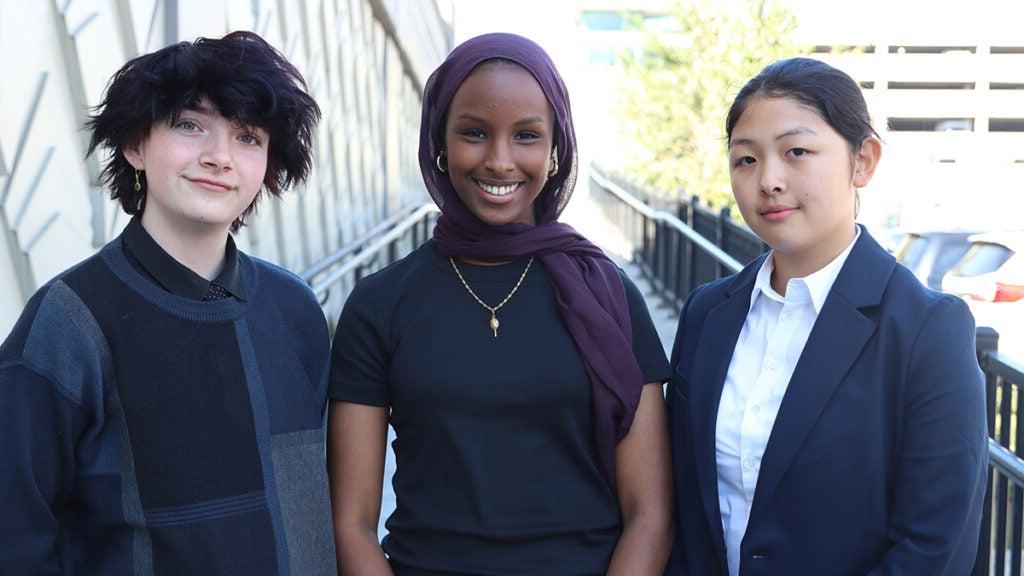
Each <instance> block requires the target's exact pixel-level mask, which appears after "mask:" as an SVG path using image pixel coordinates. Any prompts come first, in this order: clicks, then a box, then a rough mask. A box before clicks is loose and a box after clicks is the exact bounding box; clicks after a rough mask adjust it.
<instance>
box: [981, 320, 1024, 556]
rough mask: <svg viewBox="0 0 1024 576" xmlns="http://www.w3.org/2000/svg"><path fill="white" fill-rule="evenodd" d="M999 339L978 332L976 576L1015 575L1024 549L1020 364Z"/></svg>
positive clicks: (1023, 378) (1023, 372)
mask: <svg viewBox="0 0 1024 576" xmlns="http://www.w3.org/2000/svg"><path fill="white" fill-rule="evenodd" d="M998 344H999V335H998V334H997V333H996V331H995V330H993V329H991V328H988V327H984V326H983V327H980V328H978V336H977V349H978V363H979V365H980V366H981V369H982V371H983V372H984V373H985V390H986V407H987V411H988V434H989V441H988V448H989V450H988V458H989V478H988V488H987V492H986V495H985V502H986V504H987V505H986V506H985V510H984V516H983V519H982V531H981V542H980V543H979V546H978V561H977V563H976V564H975V568H974V573H973V574H974V575H975V576H985V575H989V574H991V575H998V576H1007V575H1013V576H1018V575H1020V574H1022V573H1024V572H1022V570H1021V568H1022V562H1021V556H1022V550H1024V423H1022V422H1021V421H1020V414H1021V402H1024V397H1022V391H1024V390H1022V387H1024V365H1022V364H1021V363H1020V362H1017V361H1015V360H1013V359H1011V358H1009V357H1007V356H1006V355H1004V354H1002V353H1000V352H999V350H998Z"/></svg>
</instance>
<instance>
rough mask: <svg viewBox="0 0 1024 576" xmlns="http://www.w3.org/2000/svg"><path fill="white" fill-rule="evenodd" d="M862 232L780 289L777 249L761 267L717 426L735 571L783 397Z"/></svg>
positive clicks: (722, 499)
mask: <svg viewBox="0 0 1024 576" xmlns="http://www.w3.org/2000/svg"><path fill="white" fill-rule="evenodd" d="M859 236H860V228H859V227H858V228H857V233H856V235H855V236H854V239H853V242H851V243H850V245H849V246H847V247H846V250H844V251H843V252H842V253H841V254H840V255H839V256H837V257H836V258H835V259H834V260H832V261H831V262H829V263H828V264H826V265H825V266H824V267H823V268H822V269H820V270H818V271H817V272H815V273H813V274H811V275H809V276H807V277H805V278H794V279H792V280H790V281H789V283H788V284H786V295H785V296H782V295H780V294H779V293H778V292H776V291H775V290H774V289H772V286H771V278H772V270H773V269H774V268H775V265H774V262H775V258H774V256H775V255H774V253H771V254H769V255H768V257H767V258H765V260H764V264H762V265H761V269H760V270H758V273H757V280H756V281H755V282H754V290H753V292H752V293H751V294H750V311H749V312H748V313H747V318H746V320H745V321H744V322H743V328H742V329H741V330H740V336H739V339H738V340H737V341H736V348H735V349H733V353H732V360H731V361H730V362H729V371H728V372H727V374H726V377H725V385H724V387H723V388H722V399H721V403H720V404H719V406H718V420H717V423H716V426H715V457H716V461H717V465H718V503H719V507H720V508H721V510H722V528H723V530H724V531H725V549H726V553H727V556H728V562H729V574H730V576H737V575H738V574H739V570H740V543H741V542H743V534H744V533H745V532H746V530H747V521H748V520H749V519H750V507H751V504H752V503H753V501H754V489H755V487H756V486H757V477H758V473H759V471H760V469H761V458H762V457H763V456H764V450H765V447H766V446H767V445H768V438H769V436H770V435H771V432H772V426H774V425H775V418H776V416H778V414H779V406H780V405H781V404H782V397H783V396H785V394H786V388H788V387H789V380H790V378H791V377H792V376H793V370H794V369H795V368H796V363H797V361H798V360H799V359H800V354H801V353H802V352H803V349H804V344H806V343H807V337H808V336H809V335H810V333H811V328H813V327H814V321H815V320H817V318H818V313H819V312H821V307H822V306H823V305H824V304H825V298H826V297H827V296H828V293H829V291H830V290H831V289H832V284H833V283H834V282H835V280H836V277H837V276H839V271H840V270H841V269H842V267H843V263H844V262H846V258H847V257H848V256H849V255H850V250H852V249H853V245H854V243H856V242H857V238H858V237H859Z"/></svg>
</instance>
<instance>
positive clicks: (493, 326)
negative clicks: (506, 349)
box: [490, 314, 501, 338]
mask: <svg viewBox="0 0 1024 576" xmlns="http://www.w3.org/2000/svg"><path fill="white" fill-rule="evenodd" d="M490 324H491V330H494V337H495V338H497V337H498V327H499V326H501V322H498V318H497V317H496V316H495V315H493V314H491V322H490Z"/></svg>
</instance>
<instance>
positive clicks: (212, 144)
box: [199, 130, 233, 170]
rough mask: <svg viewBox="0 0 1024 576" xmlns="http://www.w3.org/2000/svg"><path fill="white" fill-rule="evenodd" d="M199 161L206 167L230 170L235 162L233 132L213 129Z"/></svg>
mask: <svg viewBox="0 0 1024 576" xmlns="http://www.w3.org/2000/svg"><path fill="white" fill-rule="evenodd" d="M199 163H200V164H202V165H203V166H204V167H206V168H213V169H215V170H230V169H231V167H232V164H233V161H232V158H231V134H229V133H228V132H227V131H225V130H211V131H210V134H209V136H208V137H207V138H206V145H205V146H204V147H203V150H202V153H201V154H200V156H199Z"/></svg>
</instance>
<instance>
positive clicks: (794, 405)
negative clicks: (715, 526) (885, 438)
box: [750, 228, 896, 523]
mask: <svg viewBox="0 0 1024 576" xmlns="http://www.w3.org/2000/svg"><path fill="white" fill-rule="evenodd" d="M895 264H896V261H895V259H894V258H893V257H892V256H891V255H889V254H888V253H887V252H885V250H883V249H882V248H881V246H879V245H878V243H877V242H875V241H874V239H872V238H871V236H870V235H868V233H867V230H864V229H863V228H862V229H861V237H860V239H858V241H857V244H856V245H855V246H854V247H853V250H852V251H851V252H850V255H849V257H848V258H847V261H846V263H845V264H844V265H843V269H842V271H841V272H840V273H839V276H838V277H837V278H836V281H835V283H834V284H833V285H832V290H831V291H830V292H829V295H828V298H826V300H825V304H824V306H823V307H822V309H821V313H820V314H819V315H818V318H817V320H816V321H815V323H814V328H813V329H812V330H811V334H810V336H809V337H808V339H807V344H806V345H805V346H804V350H803V353H802V354H801V355H800V360H799V361H798V362H797V365H796V369H795V370H794V372H793V376H792V378H790V381H789V387H788V388H787V389H786V395H785V396H784V397H783V399H782V405H781V406H780V407H779V414H778V417H777V418H776V420H775V425H774V427H773V428H772V432H771V436H770V438H769V439H768V445H767V447H766V448H765V453H764V457H763V458H762V460H761V470H760V472H759V474H758V480H757V487H756V488H755V490H754V502H753V506H752V509H751V514H750V522H751V523H753V522H754V520H755V515H756V514H757V513H758V511H759V509H760V508H762V507H763V505H764V503H765V502H766V501H768V499H769V498H771V495H772V493H773V492H774V491H775V489H776V488H777V487H778V485H779V482H780V481H781V479H782V477H783V476H784V475H785V473H786V469H787V468H789V465H790V464H791V463H792V461H793V458H794V457H795V456H796V454H797V452H798V451H799V450H800V447H801V446H802V445H803V443H804V440H805V439H806V438H807V435H808V434H809V433H810V431H811V429H812V428H813V427H814V424H815V422H816V421H817V419H818V416H819V415H820V414H821V411H822V410H823V409H824V408H825V406H826V404H828V401H829V399H831V398H832V395H833V394H834V393H835V391H836V388H837V387H838V386H839V383H840V382H841V381H842V380H843V377H844V376H845V375H846V373H847V372H848V371H849V370H850V368H851V367H852V366H853V364H854V362H856V360H857V358H858V357H859V356H860V353H861V350H863V348H864V345H865V344H866V343H867V342H868V340H869V339H870V338H871V336H872V334H874V333H875V330H876V329H877V325H876V323H875V322H874V320H872V319H870V318H868V317H867V316H865V315H864V314H863V313H861V311H860V309H861V308H865V307H870V306H876V305H877V304H878V303H879V302H881V299H882V294H883V292H884V291H885V286H886V284H887V283H888V281H889V277H890V276H891V275H892V271H893V269H894V268H895Z"/></svg>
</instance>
